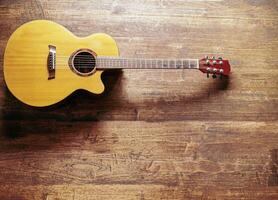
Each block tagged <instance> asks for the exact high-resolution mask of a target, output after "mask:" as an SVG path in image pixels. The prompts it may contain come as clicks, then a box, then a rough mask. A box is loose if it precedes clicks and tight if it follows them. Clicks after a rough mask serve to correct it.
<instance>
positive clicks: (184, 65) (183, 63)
mask: <svg viewBox="0 0 278 200" xmlns="http://www.w3.org/2000/svg"><path fill="white" fill-rule="evenodd" d="M188 65H189V62H188V60H183V61H182V68H184V69H186V68H188Z"/></svg>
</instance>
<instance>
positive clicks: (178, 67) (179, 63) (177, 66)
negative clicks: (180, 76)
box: [176, 60, 182, 69]
mask: <svg viewBox="0 0 278 200" xmlns="http://www.w3.org/2000/svg"><path fill="white" fill-rule="evenodd" d="M176 68H177V69H180V68H182V62H181V60H177V61H176Z"/></svg>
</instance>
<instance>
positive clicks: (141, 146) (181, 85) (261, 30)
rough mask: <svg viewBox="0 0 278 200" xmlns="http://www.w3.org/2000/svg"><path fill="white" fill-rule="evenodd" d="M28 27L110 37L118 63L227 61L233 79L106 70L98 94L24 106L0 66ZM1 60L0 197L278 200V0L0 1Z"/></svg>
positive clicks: (191, 73)
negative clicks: (40, 23) (35, 24)
mask: <svg viewBox="0 0 278 200" xmlns="http://www.w3.org/2000/svg"><path fill="white" fill-rule="evenodd" d="M34 19H49V20H53V21H56V22H58V23H60V24H62V25H64V26H65V27H67V28H68V29H69V30H70V31H72V32H73V33H74V34H76V35H78V36H87V35H89V34H91V33H95V32H105V33H108V34H110V35H111V36H113V37H114V38H115V39H116V41H117V43H118V45H119V48H120V52H121V55H122V56H126V57H138V58H140V57H142V58H144V57H146V58H151V57H157V58H167V57H173V58H182V57H190V58H201V57H203V56H204V55H206V54H208V55H220V56H224V57H225V58H227V59H229V60H231V64H232V70H233V73H232V75H231V76H230V78H229V79H226V80H222V81H220V80H219V79H217V80H212V79H207V78H206V76H205V75H204V74H202V73H199V72H198V71H190V70H176V71H172V70H168V71H167V70H149V71H148V70H142V71H140V72H138V71H132V70H123V71H122V72H118V71H111V72H107V73H106V74H105V75H104V81H105V84H106V85H107V87H108V89H107V91H106V92H105V93H104V94H103V95H101V96H94V95H91V94H88V93H87V92H84V91H79V92H76V93H74V94H73V95H72V96H70V97H69V98H68V99H67V100H65V101H64V102H62V103H60V104H58V105H55V106H52V107H50V108H47V109H35V108H31V107H28V106H25V105H23V104H22V103H20V102H18V101H17V100H16V99H15V98H14V97H13V96H12V95H11V94H10V93H9V91H8V90H7V88H6V86H5V83H4V79H3V65H2V64H3V54H4V49H5V45H6V43H7V40H8V38H9V36H10V35H11V33H12V32H13V31H14V30H15V29H16V28H17V27H18V26H20V25H21V24H23V23H25V22H28V21H30V20H34ZM34 51H36V49H34ZM0 56H1V60H0V66H1V75H0V78H1V90H0V106H1V111H0V118H1V121H0V131H1V134H0V199H1V200H7V199H13V200H27V199H44V200H54V199H63V200H67V199H69V200H72V199H82V200H83V199H84V200H85V199H86V200H89V199H101V200H105V199H107V200H110V199H113V200H116V199H119V200H122V199H140V200H145V199H169V200H174V199H275V198H276V199H277V198H278V175H277V169H278V132H277V129H278V123H277V120H278V109H277V107H278V78H277V76H278V65H277V61H278V1H277V0H260V1H258V0H257V1H256V0H207V1H205V0H184V1H181V0H175V1H174V0H170V1H166V0H165V1H163V0H150V1H146V0H135V1H133V0H115V1H112V0H105V1H97V0H95V1H89V0H86V1H79V2H78V1H73V0H71V1H66V0H61V1H55V0H48V1H46V0H45V1H43V0H36V1H35V0H27V1H23V0H21V1H20V0H0Z"/></svg>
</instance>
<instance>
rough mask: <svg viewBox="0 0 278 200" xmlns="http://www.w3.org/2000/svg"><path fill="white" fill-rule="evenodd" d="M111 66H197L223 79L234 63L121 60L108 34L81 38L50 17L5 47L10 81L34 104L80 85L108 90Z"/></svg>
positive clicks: (56, 99) (57, 98)
mask: <svg viewBox="0 0 278 200" xmlns="http://www.w3.org/2000/svg"><path fill="white" fill-rule="evenodd" d="M106 69H197V70H200V71H201V72H203V73H206V74H207V76H208V77H209V75H210V74H211V75H212V77H213V78H216V77H217V76H219V77H220V78H221V77H222V76H228V75H229V73H230V64H229V61H228V60H224V59H222V58H220V57H219V58H215V57H212V58H209V57H205V58H203V59H200V60H199V59H131V58H121V57H119V50H118V47H117V44H116V42H115V40H114V39H113V38H112V37H110V36H109V35H107V34H104V33H97V34H93V35H90V36H88V37H84V38H80V37H77V36H75V35H73V34H72V33H71V32H70V31H68V30H67V29H66V28H65V27H63V26H61V25H59V24H57V23H54V22H52V21H47V20H35V21H31V22H28V23H26V24H24V25H22V26H20V27H19V28H18V29H17V30H16V31H15V32H14V33H13V34H12V36H11V37H10V39H9V41H8V44H7V47H6V49H5V55H4V77H5V82H6V84H7V86H8V88H9V90H10V91H11V93H12V94H13V95H14V96H15V97H16V98H17V99H19V100H20V101H22V102H23V103H25V104H28V105H31V106H37V107H43V106H49V105H52V104H55V103H57V102H59V101H61V100H63V99H64V98H66V97H67V96H68V95H70V94H71V93H72V92H74V91H75V90H78V89H85V90H87V91H89V92H92V93H94V94H100V93H102V92H103V91H104V85H103V82H102V80H101V74H102V72H103V71H104V70H106Z"/></svg>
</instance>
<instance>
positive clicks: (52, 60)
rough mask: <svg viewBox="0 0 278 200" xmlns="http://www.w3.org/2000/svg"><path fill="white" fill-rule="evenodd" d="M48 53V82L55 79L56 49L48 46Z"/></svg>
mask: <svg viewBox="0 0 278 200" xmlns="http://www.w3.org/2000/svg"><path fill="white" fill-rule="evenodd" d="M48 48H49V53H48V58H47V69H48V80H50V79H54V78H55V68H56V47H55V46H53V45H48Z"/></svg>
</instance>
